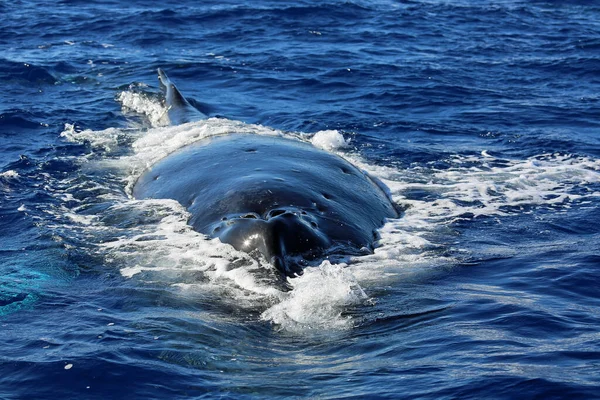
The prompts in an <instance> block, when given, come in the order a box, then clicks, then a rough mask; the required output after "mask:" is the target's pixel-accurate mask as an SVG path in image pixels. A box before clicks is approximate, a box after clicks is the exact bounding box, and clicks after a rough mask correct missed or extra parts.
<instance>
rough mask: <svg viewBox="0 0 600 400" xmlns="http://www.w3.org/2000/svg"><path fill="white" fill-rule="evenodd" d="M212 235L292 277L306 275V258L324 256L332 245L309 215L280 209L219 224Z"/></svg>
mask: <svg viewBox="0 0 600 400" xmlns="http://www.w3.org/2000/svg"><path fill="white" fill-rule="evenodd" d="M211 236H213V237H218V238H219V239H220V240H221V241H222V242H224V243H229V244H231V245H232V246H233V247H235V248H236V249H237V250H240V251H244V252H246V253H253V252H254V251H258V252H260V254H261V255H262V256H263V257H264V258H265V259H266V260H267V261H269V262H270V263H271V264H272V265H273V266H274V267H275V268H276V269H277V270H279V271H280V272H281V273H282V274H283V275H285V276H286V277H289V278H293V277H296V276H299V275H302V273H303V266H302V262H299V261H301V260H303V259H307V260H308V259H313V258H316V257H319V256H320V255H322V254H323V253H324V252H325V251H326V250H327V249H328V248H329V247H330V246H331V242H330V240H329V239H328V238H327V236H326V235H324V234H323V233H322V232H320V231H319V229H318V226H317V225H316V223H315V222H314V221H312V220H311V219H310V217H309V216H308V215H303V214H301V213H300V212H298V211H296V210H285V209H276V210H271V211H270V212H268V213H267V214H266V215H265V217H264V218H261V217H259V216H258V215H257V214H254V213H248V214H244V215H240V216H236V217H233V218H224V220H222V221H220V222H219V223H217V224H215V225H214V226H213V229H212V233H211Z"/></svg>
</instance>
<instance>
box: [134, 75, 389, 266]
mask: <svg viewBox="0 0 600 400" xmlns="http://www.w3.org/2000/svg"><path fill="white" fill-rule="evenodd" d="M159 73H160V74H161V79H162V80H161V81H162V82H163V83H167V85H165V86H166V89H167V94H168V91H169V90H172V91H175V95H171V98H176V99H177V98H181V99H183V97H182V96H181V95H180V94H179V92H178V91H177V89H176V88H175V86H174V85H172V84H170V82H169V81H168V78H166V75H164V73H162V72H161V71H159ZM168 98H169V96H167V99H168ZM182 101H185V100H182ZM175 105H177V104H175ZM184 106H185V107H188V106H189V104H187V102H186V104H184ZM175 111H176V113H175V114H174V115H175V116H176V117H178V118H180V117H181V116H182V115H190V113H189V112H188V111H187V110H185V109H183V111H185V112H182V109H180V110H177V109H176V110H175ZM169 115H170V116H171V114H169ZM191 115H194V113H193V110H192V112H191ZM181 122H183V121H181ZM133 195H134V197H135V198H139V199H145V198H155V199H174V200H177V201H178V202H179V203H181V204H182V205H183V206H184V207H186V208H187V210H188V211H189V212H190V214H191V217H190V220H189V224H190V225H191V226H192V227H193V228H194V229H195V230H197V231H198V232H201V233H205V234H207V235H209V236H210V237H218V238H220V240H221V241H223V242H225V243H229V244H231V245H233V246H234V247H235V248H236V249H238V250H242V251H245V252H247V253H250V254H257V255H262V256H264V257H265V258H266V260H267V261H269V262H270V263H272V264H273V265H274V266H275V267H276V268H277V269H279V270H280V271H281V272H282V273H283V274H284V275H285V276H288V277H293V276H295V275H299V274H301V273H302V267H303V264H304V262H305V261H307V260H314V259H319V258H321V257H323V256H326V255H329V254H347V255H351V254H364V253H368V252H372V250H373V243H374V241H375V240H376V230H377V229H378V228H380V227H381V226H382V225H383V224H384V222H385V219H386V218H397V217H398V213H397V211H396V208H395V207H394V204H393V203H392V202H391V201H390V200H389V198H388V196H387V195H386V193H385V192H384V191H383V190H382V189H381V187H380V186H379V185H378V184H376V183H375V182H374V181H373V180H372V179H371V178H370V177H369V176H367V175H366V174H364V173H363V172H362V171H360V170H359V169H357V168H356V167H355V166H353V165H352V164H350V163H349V162H347V161H346V160H344V159H343V158H341V157H339V156H337V155H335V154H332V153H329V152H326V151H323V150H320V149H317V148H315V147H314V146H312V145H310V144H308V143H304V142H301V141H299V140H293V139H285V138H282V137H276V136H264V135H256V134H252V135H251V134H235V133H233V134H229V135H224V136H217V137H212V138H208V139H204V140H201V141H199V142H196V143H194V144H191V145H188V146H186V147H184V148H182V149H180V150H178V151H176V152H174V153H172V154H170V155H169V156H167V157H166V158H164V159H163V160H161V161H159V162H158V163H156V164H155V165H153V166H152V167H151V168H150V169H149V170H147V171H146V172H145V173H143V174H142V175H141V176H140V177H139V179H138V181H137V182H136V184H135V186H134V189H133Z"/></svg>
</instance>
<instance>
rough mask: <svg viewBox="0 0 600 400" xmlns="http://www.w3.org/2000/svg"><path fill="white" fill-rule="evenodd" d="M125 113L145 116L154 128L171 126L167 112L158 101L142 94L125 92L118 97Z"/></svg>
mask: <svg viewBox="0 0 600 400" xmlns="http://www.w3.org/2000/svg"><path fill="white" fill-rule="evenodd" d="M117 101H119V102H120V103H121V106H122V108H123V111H125V112H127V111H133V112H136V113H138V114H141V115H144V116H145V117H146V118H147V119H148V121H149V122H150V125H151V126H152V127H159V126H166V125H168V124H169V117H168V115H167V110H166V108H165V107H163V105H162V104H161V103H160V101H158V100H157V99H154V98H151V97H148V96H147V95H145V94H142V93H136V92H132V91H123V92H121V93H119V95H118V96H117Z"/></svg>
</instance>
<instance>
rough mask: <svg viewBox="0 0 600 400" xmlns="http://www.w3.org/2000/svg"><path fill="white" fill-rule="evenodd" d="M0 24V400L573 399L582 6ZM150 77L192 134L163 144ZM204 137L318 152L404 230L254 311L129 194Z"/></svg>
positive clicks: (179, 234)
mask: <svg viewBox="0 0 600 400" xmlns="http://www.w3.org/2000/svg"><path fill="white" fill-rule="evenodd" d="M173 4H175V3H173ZM0 13H1V15H2V17H0V82H1V84H0V88H1V94H0V399H75V398H77V399H109V398H110V399H149V398H156V399H180V398H181V399H183V398H226V399H252V398H318V399H330V398H357V399H358V398H361V399H362V398H393V399H401V398H406V399H456V398H460V399H515V398H519V399H534V398H535V399H563V398H564V399H578V398H579V399H592V398H600V207H599V205H600V4H599V3H598V2H595V1H586V0H566V1H549V0H546V1H533V0H530V1H525V0H522V1H518V0H498V1H487V0H477V1H476V0H456V1H442V0H439V1H438V0H404V1H386V0H381V1H361V0H358V1H332V0H327V1H320V2H317V1H314V2H311V1H295V2H292V1H270V0H258V1H253V2H234V1H227V0H220V1H213V0H206V1H202V2H196V1H191V0H181V1H178V2H177V3H176V5H168V4H167V3H161V2H157V1H140V0H130V1H126V2H123V1H120V0H119V1H116V0H107V1H94V0H64V1H53V2H45V1H28V0H14V1H10V2H9V1H2V2H0ZM159 67H160V68H163V69H164V70H165V71H166V72H167V73H168V74H169V76H170V78H171V79H172V80H173V81H174V82H175V83H176V84H177V85H178V87H179V89H180V90H181V91H182V92H183V93H184V94H185V95H186V96H187V97H188V98H190V99H192V101H193V103H194V105H195V106H196V107H197V108H199V109H200V110H202V111H203V112H204V113H206V114H207V115H208V116H209V117H210V118H209V119H207V120H204V121H200V122H196V123H191V124H186V125H181V126H169V124H168V120H167V118H166V109H165V107H164V106H163V105H162V103H161V101H160V96H159V87H158V81H157V76H156V70H157V68H159ZM223 133H254V134H275V135H282V136H286V137H294V138H297V139H299V140H303V141H306V142H310V143H313V144H314V145H316V146H319V147H323V148H325V149H327V150H328V151H332V152H334V153H336V154H339V155H341V156H343V157H345V158H346V159H348V160H350V161H351V162H352V163H354V164H355V165H357V166H358V167H360V168H361V169H363V170H365V171H366V172H368V173H369V174H372V175H373V176H375V177H377V178H379V179H380V180H381V181H382V182H384V183H385V184H386V185H387V186H388V187H389V189H390V193H391V196H392V198H393V200H394V201H396V202H397V203H398V204H400V205H402V206H403V207H406V211H405V213H404V215H403V216H402V218H400V219H397V220H390V221H388V222H387V223H386V225H385V226H383V227H382V228H381V231H380V235H381V239H380V240H379V242H378V248H377V249H376V251H375V253H374V254H372V255H366V256H360V257H348V258H347V259H345V260H343V262H332V261H329V260H326V261H324V262H323V263H322V264H321V265H320V266H318V267H310V268H307V269H306V271H305V274H304V275H303V276H302V277H300V278H295V279H291V280H290V284H291V285H292V286H293V290H291V291H288V292H283V291H280V290H279V289H278V288H277V286H276V285H273V284H272V282H269V279H266V278H265V276H267V275H269V274H268V272H269V271H270V268H271V267H270V266H269V265H268V264H266V263H264V262H260V261H255V260H252V259H250V258H249V257H248V256H247V255H245V254H244V253H240V252H236V251H235V250H233V248H232V247H231V246H229V245H225V244H222V243H220V242H219V241H218V240H209V239H207V238H205V237H204V236H203V235H201V234H199V233H197V232H195V231H193V230H191V229H190V227H189V226H188V225H187V224H186V221H187V219H188V214H187V213H186V211H185V209H184V208H182V207H181V205H179V204H178V203H176V202H174V201H166V200H160V201H159V200H135V199H133V198H132V196H131V187H132V185H133V183H134V182H135V180H136V179H137V177H139V176H140V174H141V173H142V172H143V171H144V170H145V169H146V168H148V167H150V166H151V165H152V164H153V163H155V162H156V161H158V160H160V159H161V158H163V157H164V156H166V155H167V154H168V153H170V152H172V151H175V150H177V149H179V148H181V147H183V146H185V145H186V144H189V143H193V142H195V141H198V140H202V139H203V138H206V137H210V136H212V135H215V134H223ZM265 271H266V272H265Z"/></svg>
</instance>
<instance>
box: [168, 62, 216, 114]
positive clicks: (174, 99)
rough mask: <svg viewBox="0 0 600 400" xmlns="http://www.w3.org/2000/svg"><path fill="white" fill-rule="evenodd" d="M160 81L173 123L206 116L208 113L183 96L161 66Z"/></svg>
mask: <svg viewBox="0 0 600 400" xmlns="http://www.w3.org/2000/svg"><path fill="white" fill-rule="evenodd" d="M158 81H159V82H160V88H161V90H162V91H163V94H164V96H165V105H166V107H167V112H168V114H169V119H170V120H171V124H173V125H179V124H184V123H186V122H191V121H197V120H200V119H205V118H206V115H204V114H202V113H201V112H200V111H198V110H197V109H196V108H194V107H193V106H192V105H191V104H190V103H189V102H188V101H187V100H186V99H185V97H183V95H182V94H181V92H180V91H179V89H177V87H176V86H175V84H174V83H173V82H171V80H170V79H169V77H168V76H167V74H165V71H163V70H162V69H160V68H159V69H158Z"/></svg>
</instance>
